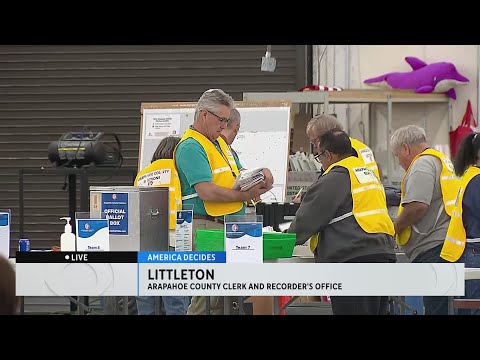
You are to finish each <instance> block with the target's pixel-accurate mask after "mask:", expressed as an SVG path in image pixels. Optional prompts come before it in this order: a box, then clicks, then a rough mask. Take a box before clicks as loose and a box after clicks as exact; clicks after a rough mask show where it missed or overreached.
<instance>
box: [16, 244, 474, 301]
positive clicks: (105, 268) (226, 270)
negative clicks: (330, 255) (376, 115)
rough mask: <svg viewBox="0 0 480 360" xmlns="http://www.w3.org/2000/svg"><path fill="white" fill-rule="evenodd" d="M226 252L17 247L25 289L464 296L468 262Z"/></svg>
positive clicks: (23, 292)
mask: <svg viewBox="0 0 480 360" xmlns="http://www.w3.org/2000/svg"><path fill="white" fill-rule="evenodd" d="M225 259H226V257H225V253H224V252H138V253H137V252H75V253H70V252H17V257H16V274H17V275H16V289H17V295H18V296H172V295H173V296H179V295H181V296H182V295H188V296H194V295H210V296H214V295H217V296H284V295H285V296H293V295H299V296H301V295H316V296H321V295H323V296H327V295H328V296H333V295H338V296H355V295H356V296H380V295H384V296H425V295H438V296H439V295H445V296H461V295H464V288H465V281H464V279H465V271H464V270H465V269H464V264H457V263H441V264H409V263H395V264H391V263H383V264H382V263H366V264H356V263H348V264H346V263H344V264H319V263H264V264H240V263H232V264H229V263H226V261H225Z"/></svg>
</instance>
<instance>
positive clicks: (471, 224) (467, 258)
mask: <svg viewBox="0 0 480 360" xmlns="http://www.w3.org/2000/svg"><path fill="white" fill-rule="evenodd" d="M454 166H455V173H456V174H457V176H461V179H462V180H461V187H460V191H459V193H458V196H457V200H456V203H455V209H454V211H453V215H452V218H451V220H450V225H449V227H448V232H447V237H446V239H445V242H444V244H443V248H442V252H441V254H440V256H441V257H442V258H444V259H445V260H447V261H451V262H463V263H465V268H480V134H479V133H473V134H470V135H468V136H467V137H465V139H463V141H462V143H461V144H460V148H459V150H458V153H457V155H456V157H455V161H454ZM464 298H465V299H480V280H466V281H465V297H464ZM458 313H459V314H466V315H467V314H471V315H480V309H466V310H464V311H463V310H460V311H459V312H458Z"/></svg>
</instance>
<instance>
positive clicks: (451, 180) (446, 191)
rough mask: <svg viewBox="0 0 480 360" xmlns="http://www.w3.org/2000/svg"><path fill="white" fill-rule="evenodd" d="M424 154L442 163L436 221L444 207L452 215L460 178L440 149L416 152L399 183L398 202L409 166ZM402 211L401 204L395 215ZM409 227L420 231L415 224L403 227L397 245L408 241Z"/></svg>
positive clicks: (397, 237) (403, 194)
mask: <svg viewBox="0 0 480 360" xmlns="http://www.w3.org/2000/svg"><path fill="white" fill-rule="evenodd" d="M424 155H432V156H435V157H436V158H438V159H440V161H441V163H442V172H441V174H440V188H441V190H442V197H443V207H441V208H440V210H439V212H438V214H437V220H436V221H438V219H439V218H440V216H441V214H442V211H443V209H445V212H446V213H447V214H448V215H449V216H452V212H453V207H454V205H455V198H456V197H457V192H458V188H459V187H460V179H459V178H458V177H457V176H456V175H455V171H454V168H453V164H452V162H451V161H450V159H449V158H448V157H447V156H446V155H444V154H442V153H441V152H440V151H437V150H435V149H427V150H425V151H423V152H422V153H420V154H418V155H417V156H415V158H414V159H413V161H412V162H411V163H410V166H409V167H408V169H407V171H406V172H405V175H404V176H403V179H402V184H401V191H402V193H401V200H400V204H401V202H402V201H403V198H404V196H405V178H406V177H407V175H408V172H409V171H410V168H411V167H412V165H413V163H414V162H415V161H416V160H417V159H418V158H419V157H420V156H424ZM402 211H403V206H402V205H400V206H399V207H398V212H397V217H398V216H399V215H400V214H401V213H402ZM435 224H436V222H435ZM411 228H413V230H415V231H416V232H417V233H420V231H418V229H417V228H416V226H415V225H412V226H411V227H410V226H409V227H407V228H405V229H404V230H403V231H402V232H401V233H400V234H397V235H396V242H397V244H398V245H405V244H406V243H407V242H408V240H410V235H411V234H412V229H411ZM432 230H433V229H432ZM427 234H428V233H427Z"/></svg>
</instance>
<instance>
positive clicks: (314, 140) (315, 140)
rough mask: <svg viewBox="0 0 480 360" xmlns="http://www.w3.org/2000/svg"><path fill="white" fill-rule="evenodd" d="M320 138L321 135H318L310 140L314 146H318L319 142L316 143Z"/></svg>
mask: <svg viewBox="0 0 480 360" xmlns="http://www.w3.org/2000/svg"><path fill="white" fill-rule="evenodd" d="M318 140H320V136H317V137H316V138H315V139H313V141H310V144H312V146H313V147H316V146H317V144H315V143H316V142H317V141H318Z"/></svg>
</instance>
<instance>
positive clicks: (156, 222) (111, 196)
mask: <svg viewBox="0 0 480 360" xmlns="http://www.w3.org/2000/svg"><path fill="white" fill-rule="evenodd" d="M168 193H169V189H168V188H164V187H136V186H91V187H90V218H92V219H94V218H95V219H100V218H102V219H105V218H107V219H108V220H109V221H108V222H109V228H110V251H168V220H169V207H168V204H169V202H168V199H169V198H168V197H169V194H168Z"/></svg>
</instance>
